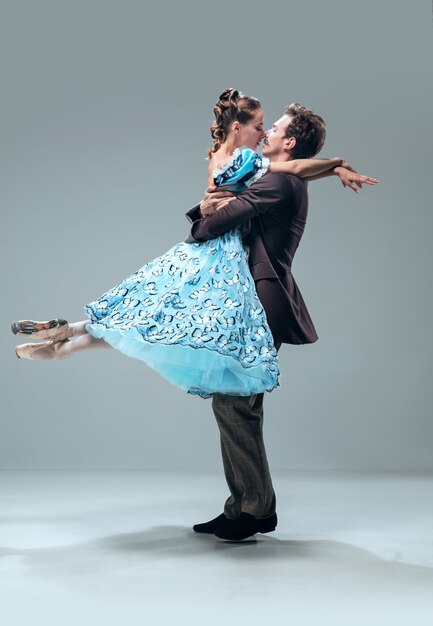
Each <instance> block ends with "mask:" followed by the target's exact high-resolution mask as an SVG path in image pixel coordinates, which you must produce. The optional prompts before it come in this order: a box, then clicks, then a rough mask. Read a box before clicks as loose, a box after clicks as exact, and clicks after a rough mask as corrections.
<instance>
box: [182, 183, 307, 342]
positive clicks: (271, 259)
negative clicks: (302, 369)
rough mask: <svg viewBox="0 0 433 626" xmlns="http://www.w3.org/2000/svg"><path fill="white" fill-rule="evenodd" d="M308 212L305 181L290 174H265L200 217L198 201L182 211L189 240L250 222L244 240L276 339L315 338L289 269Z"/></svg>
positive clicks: (212, 237) (204, 239)
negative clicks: (187, 224)
mask: <svg viewBox="0 0 433 626" xmlns="http://www.w3.org/2000/svg"><path fill="white" fill-rule="evenodd" d="M307 212H308V194H307V185H306V183H305V182H304V181H303V180H302V179H300V178H298V177H297V176H293V175H291V174H272V173H269V174H265V175H264V176H262V178H260V179H259V180H258V181H256V182H255V183H253V184H252V185H251V187H250V188H249V189H247V190H246V191H244V192H243V193H241V194H240V195H239V196H237V198H236V199H235V200H233V201H232V202H230V204H228V205H227V206H225V207H224V208H222V209H220V210H219V211H217V212H216V213H214V214H213V215H211V216H209V217H206V218H202V217H201V214H200V207H199V206H195V207H194V208H192V209H190V210H189V211H188V212H187V213H186V216H187V218H188V219H189V221H190V222H192V226H191V231H190V234H189V236H188V237H187V238H186V240H185V241H186V242H188V243H193V242H197V241H206V240H208V239H214V238H215V237H218V236H219V235H222V234H223V233H226V232H228V231H229V230H231V229H233V228H235V227H236V226H239V225H241V224H245V225H246V227H247V230H248V225H249V232H248V233H247V234H246V235H245V236H244V239H243V244H244V246H245V247H246V248H247V250H248V251H249V256H248V264H249V267H250V270H251V274H252V276H253V279H254V282H255V285H256V290H257V295H258V296H259V299H260V301H261V303H262V305H263V308H264V310H265V313H266V317H267V320H268V323H269V326H270V329H271V332H272V335H273V337H274V342H275V343H279V342H282V343H292V344H303V343H313V342H314V341H317V339H318V336H317V333H316V330H315V328H314V325H313V322H312V320H311V318H310V315H309V313H308V310H307V307H306V306H305V302H304V300H303V298H302V295H301V292H300V291H299V289H298V286H297V284H296V282H295V279H294V278H293V276H292V272H291V267H292V261H293V257H294V256H295V252H296V249H297V247H298V244H299V242H300V240H301V237H302V234H303V232H304V228H305V223H306V219H307Z"/></svg>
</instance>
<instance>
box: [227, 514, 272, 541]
mask: <svg viewBox="0 0 433 626" xmlns="http://www.w3.org/2000/svg"><path fill="white" fill-rule="evenodd" d="M276 526H277V514H276V513H274V514H273V515H271V516H270V517H265V518H263V519H257V518H255V517H254V515H250V514H249V513H241V514H240V515H239V517H238V518H237V519H235V520H230V521H229V523H227V524H225V525H224V526H222V527H221V528H217V529H216V530H215V535H216V537H219V538H220V539H228V540H231V541H241V539H246V538H247V537H251V536H252V535H255V534H256V533H270V532H272V531H273V530H275V528H276Z"/></svg>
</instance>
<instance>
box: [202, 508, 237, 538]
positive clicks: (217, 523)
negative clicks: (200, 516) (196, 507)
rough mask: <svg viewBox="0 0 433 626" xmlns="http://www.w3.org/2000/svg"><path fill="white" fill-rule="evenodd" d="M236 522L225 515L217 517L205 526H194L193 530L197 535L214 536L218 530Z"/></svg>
mask: <svg viewBox="0 0 433 626" xmlns="http://www.w3.org/2000/svg"><path fill="white" fill-rule="evenodd" d="M234 521H236V520H234V519H231V518H230V517H226V516H225V515H224V513H221V515H218V517H215V519H211V520H210V522H205V523H204V524H194V526H193V527H192V529H193V530H194V531H195V532H196V533H210V534H211V535H213V534H214V532H215V531H216V529H217V528H222V527H223V526H224V525H225V524H229V523H231V522H234Z"/></svg>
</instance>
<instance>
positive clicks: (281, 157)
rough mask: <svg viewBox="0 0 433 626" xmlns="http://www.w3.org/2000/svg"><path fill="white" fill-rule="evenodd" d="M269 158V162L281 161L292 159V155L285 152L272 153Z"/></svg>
mask: <svg viewBox="0 0 433 626" xmlns="http://www.w3.org/2000/svg"><path fill="white" fill-rule="evenodd" d="M269 160H270V162H271V163H281V162H282V161H292V157H291V155H290V154H287V152H282V153H281V154H272V155H271V156H270V157H269Z"/></svg>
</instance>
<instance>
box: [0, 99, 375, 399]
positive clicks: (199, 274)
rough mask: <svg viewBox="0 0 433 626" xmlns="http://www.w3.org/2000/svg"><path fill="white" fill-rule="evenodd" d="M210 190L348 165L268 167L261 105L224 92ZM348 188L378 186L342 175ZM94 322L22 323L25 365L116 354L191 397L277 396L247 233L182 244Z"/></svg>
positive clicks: (103, 306) (117, 290)
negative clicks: (89, 353) (262, 151)
mask: <svg viewBox="0 0 433 626" xmlns="http://www.w3.org/2000/svg"><path fill="white" fill-rule="evenodd" d="M214 114H215V121H214V123H213V124H212V127H211V134H212V137H213V140H214V143H213V146H212V148H211V149H210V151H209V157H210V163H209V175H208V183H212V182H214V183H215V184H217V185H219V186H224V187H228V188H230V189H231V190H233V191H234V192H235V193H239V192H241V191H242V190H244V189H246V187H247V186H250V185H251V184H252V183H253V182H254V181H255V180H257V179H258V178H259V177H260V176H262V175H263V174H265V173H266V172H267V171H279V172H286V173H292V174H297V175H298V176H300V177H303V178H308V177H314V178H317V177H318V176H320V175H321V174H324V173H325V172H327V171H329V170H330V169H332V168H334V167H335V166H337V165H341V163H342V161H341V159H298V160H293V161H289V162H285V163H272V164H270V163H269V162H268V161H267V160H266V159H262V158H261V157H260V156H259V155H258V154H257V153H256V152H255V150H256V149H257V147H258V145H259V143H260V141H261V139H263V137H264V136H265V134H264V130H263V111H262V109H261V106H260V103H259V101H258V100H256V99H255V98H249V97H247V96H244V95H242V94H240V93H239V92H238V91H237V90H234V89H228V90H226V91H224V92H223V93H222V94H221V96H220V98H219V100H218V102H217V103H216V106H215V108H214ZM340 178H341V180H342V182H343V184H350V185H351V186H352V185H354V184H361V183H362V182H366V183H369V184H374V179H368V178H367V177H362V176H359V175H358V174H356V173H354V172H351V171H350V170H349V169H345V168H341V170H340ZM85 310H86V312H87V314H88V316H89V318H90V321H89V320H85V321H82V322H76V323H73V324H68V322H66V321H65V320H51V321H49V322H33V321H20V322H15V323H14V324H13V325H12V330H13V332H14V333H15V334H17V335H20V336H27V337H28V336H31V337H32V338H38V339H49V340H50V341H48V342H46V343H42V344H24V345H21V346H17V348H16V354H17V356H18V357H20V358H29V359H33V360H46V359H62V358H65V357H67V356H70V355H71V354H73V353H74V352H78V351H80V350H85V349H89V348H97V347H106V346H108V345H111V346H113V347H115V348H117V349H119V350H121V351H122V352H123V353H125V354H127V355H128V356H132V357H136V358H139V359H141V360H143V361H145V362H146V363H148V364H149V365H150V366H151V367H153V368H154V369H156V370H157V371H158V372H160V374H161V375H163V376H164V377H166V378H167V379H168V380H170V381H171V382H172V383H174V384H176V385H177V386H179V387H181V388H182V389H185V390H187V391H188V392H189V393H193V394H197V395H200V396H202V397H209V396H210V395H212V394H214V393H226V394H230V395H245V396H248V395H251V394H252V393H260V392H263V391H265V390H266V391H272V390H273V389H275V388H276V387H277V386H278V376H279V368H278V360H277V354H276V350H275V347H274V345H273V340H272V334H271V332H270V329H269V326H268V324H267V321H266V316H265V312H264V310H263V307H262V306H261V304H260V301H259V299H258V296H257V293H256V291H255V287H254V281H253V279H252V277H251V274H250V272H249V268H248V262H247V257H246V252H245V250H244V248H243V246H242V232H241V228H240V227H237V228H235V229H233V230H232V231H230V232H228V233H226V234H225V235H223V236H221V237H218V238H216V239H213V240H211V241H207V242H204V243H200V244H199V243H193V244H187V243H184V242H182V243H179V244H177V245H175V246H174V247H173V248H171V249H170V250H169V251H168V252H166V253H165V254H164V255H162V256H161V257H158V258H157V259H154V260H153V261H151V262H149V263H147V264H146V265H144V266H143V267H142V268H140V269H139V270H137V271H136V272H135V273H134V274H132V275H131V276H129V277H128V278H126V279H125V280H124V281H122V282H121V283H119V284H118V285H117V286H116V287H114V288H113V289H111V290H109V291H108V292H106V293H105V294H103V295H102V296H101V297H100V298H98V299H97V300H95V301H94V302H92V303H90V304H87V305H86V306H85Z"/></svg>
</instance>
